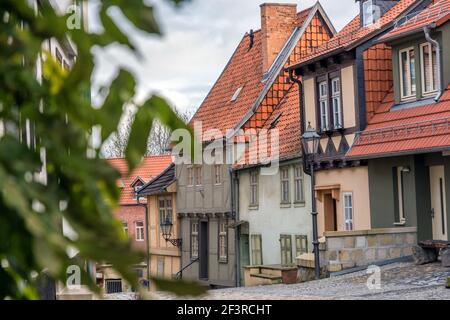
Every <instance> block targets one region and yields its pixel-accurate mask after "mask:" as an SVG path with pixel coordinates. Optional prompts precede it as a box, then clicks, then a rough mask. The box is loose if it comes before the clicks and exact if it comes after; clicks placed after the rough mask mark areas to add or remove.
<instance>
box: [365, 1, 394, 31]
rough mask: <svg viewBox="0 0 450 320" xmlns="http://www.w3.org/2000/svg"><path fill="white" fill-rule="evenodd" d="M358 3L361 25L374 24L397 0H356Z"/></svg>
mask: <svg viewBox="0 0 450 320" xmlns="http://www.w3.org/2000/svg"><path fill="white" fill-rule="evenodd" d="M356 1H359V3H360V8H359V10H360V18H361V27H367V26H371V25H374V24H376V23H377V22H378V20H379V19H380V18H381V17H382V16H383V15H384V14H385V13H386V12H388V11H389V10H390V9H391V8H392V7H393V6H395V5H396V4H397V3H398V0H356Z"/></svg>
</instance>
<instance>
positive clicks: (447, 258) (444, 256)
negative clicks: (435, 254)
mask: <svg viewBox="0 0 450 320" xmlns="http://www.w3.org/2000/svg"><path fill="white" fill-rule="evenodd" d="M441 262H442V266H443V267H450V248H447V249H442V250H441Z"/></svg>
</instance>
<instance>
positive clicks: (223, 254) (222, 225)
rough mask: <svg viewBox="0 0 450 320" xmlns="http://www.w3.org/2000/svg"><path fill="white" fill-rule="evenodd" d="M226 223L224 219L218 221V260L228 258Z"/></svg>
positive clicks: (225, 260)
mask: <svg viewBox="0 0 450 320" xmlns="http://www.w3.org/2000/svg"><path fill="white" fill-rule="evenodd" d="M227 242H228V223H227V221H226V220H223V221H219V261H221V262H227V260H228V246H227Z"/></svg>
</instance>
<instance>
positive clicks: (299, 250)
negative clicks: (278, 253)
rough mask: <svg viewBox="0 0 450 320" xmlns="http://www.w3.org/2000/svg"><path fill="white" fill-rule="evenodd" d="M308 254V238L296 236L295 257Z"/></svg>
mask: <svg viewBox="0 0 450 320" xmlns="http://www.w3.org/2000/svg"><path fill="white" fill-rule="evenodd" d="M307 252H308V236H305V235H303V236H295V257H298V256H300V255H302V254H304V253H307Z"/></svg>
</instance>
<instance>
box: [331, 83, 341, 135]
mask: <svg viewBox="0 0 450 320" xmlns="http://www.w3.org/2000/svg"><path fill="white" fill-rule="evenodd" d="M331 105H332V107H333V127H334V128H335V129H340V128H342V107H341V80H340V79H339V78H334V79H332V80H331Z"/></svg>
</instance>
